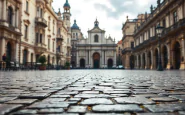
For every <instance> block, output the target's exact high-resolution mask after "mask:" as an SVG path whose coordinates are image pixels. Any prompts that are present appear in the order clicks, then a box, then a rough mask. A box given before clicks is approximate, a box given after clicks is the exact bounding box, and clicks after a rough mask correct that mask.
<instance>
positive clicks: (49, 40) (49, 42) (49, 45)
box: [48, 39, 50, 49]
mask: <svg viewBox="0 0 185 115" xmlns="http://www.w3.org/2000/svg"><path fill="white" fill-rule="evenodd" d="M48 49H50V39H48Z"/></svg>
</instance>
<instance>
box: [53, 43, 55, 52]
mask: <svg viewBox="0 0 185 115" xmlns="http://www.w3.org/2000/svg"><path fill="white" fill-rule="evenodd" d="M54 50H55V42H54V41H53V51H54Z"/></svg>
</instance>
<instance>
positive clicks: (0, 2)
mask: <svg viewBox="0 0 185 115" xmlns="http://www.w3.org/2000/svg"><path fill="white" fill-rule="evenodd" d="M2 5H3V3H2V1H1V0H0V9H3V7H2ZM2 12H3V10H1V11H0V20H1V19H2Z"/></svg>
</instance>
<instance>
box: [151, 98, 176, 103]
mask: <svg viewBox="0 0 185 115" xmlns="http://www.w3.org/2000/svg"><path fill="white" fill-rule="evenodd" d="M151 99H152V100H153V101H156V102H176V101H178V99H174V98H171V97H154V98H151Z"/></svg>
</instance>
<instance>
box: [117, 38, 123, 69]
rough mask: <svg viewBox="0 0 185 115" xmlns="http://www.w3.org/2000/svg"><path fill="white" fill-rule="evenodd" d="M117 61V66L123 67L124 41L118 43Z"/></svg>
mask: <svg viewBox="0 0 185 115" xmlns="http://www.w3.org/2000/svg"><path fill="white" fill-rule="evenodd" d="M116 61H117V66H118V65H122V40H120V41H119V42H118V43H117V47H116Z"/></svg>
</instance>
